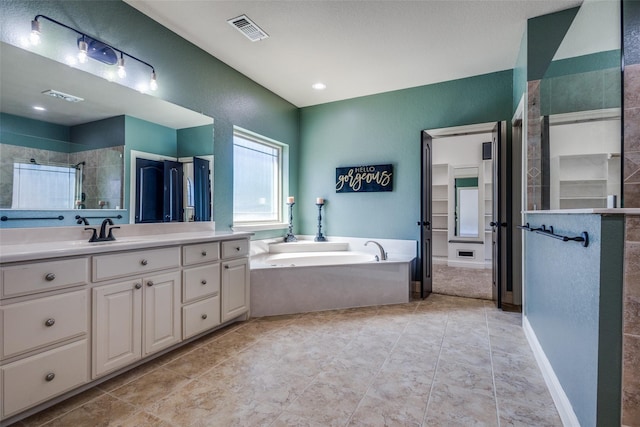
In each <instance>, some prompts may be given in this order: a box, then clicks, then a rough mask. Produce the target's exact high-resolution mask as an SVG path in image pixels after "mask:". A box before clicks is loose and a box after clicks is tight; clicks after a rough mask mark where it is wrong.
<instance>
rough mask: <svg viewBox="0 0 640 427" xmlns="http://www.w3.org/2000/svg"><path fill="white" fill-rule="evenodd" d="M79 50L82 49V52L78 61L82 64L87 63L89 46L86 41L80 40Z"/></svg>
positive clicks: (79, 53)
mask: <svg viewBox="0 0 640 427" xmlns="http://www.w3.org/2000/svg"><path fill="white" fill-rule="evenodd" d="M78 49H80V51H79V52H78V61H79V62H80V63H81V64H84V63H85V62H87V51H88V49H89V45H87V42H86V41H84V40H80V41H79V42H78Z"/></svg>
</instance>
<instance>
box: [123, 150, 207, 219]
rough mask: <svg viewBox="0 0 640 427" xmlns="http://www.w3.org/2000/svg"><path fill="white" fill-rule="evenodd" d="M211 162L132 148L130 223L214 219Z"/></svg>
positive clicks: (200, 158)
mask: <svg viewBox="0 0 640 427" xmlns="http://www.w3.org/2000/svg"><path fill="white" fill-rule="evenodd" d="M212 165H213V156H196V157H181V158H179V159H176V158H172V157H167V156H162V155H157V154H151V153H144V152H140V151H135V150H131V169H130V170H131V177H130V180H131V183H130V207H131V209H130V222H131V223H155V222H189V221H212V207H213V194H212V176H213V170H212V169H213V168H212Z"/></svg>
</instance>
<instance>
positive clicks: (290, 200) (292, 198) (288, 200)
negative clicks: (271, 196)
mask: <svg viewBox="0 0 640 427" xmlns="http://www.w3.org/2000/svg"><path fill="white" fill-rule="evenodd" d="M295 200H296V199H295V197H293V196H289V197H287V204H293V203H295Z"/></svg>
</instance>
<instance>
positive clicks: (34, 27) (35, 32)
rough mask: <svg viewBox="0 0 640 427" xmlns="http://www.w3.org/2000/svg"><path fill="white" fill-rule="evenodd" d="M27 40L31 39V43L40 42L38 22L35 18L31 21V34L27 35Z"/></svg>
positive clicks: (37, 43)
mask: <svg viewBox="0 0 640 427" xmlns="http://www.w3.org/2000/svg"><path fill="white" fill-rule="evenodd" d="M29 41H31V44H32V45H34V46H35V45H39V44H40V22H38V20H37V19H34V20H33V21H31V35H30V36H29Z"/></svg>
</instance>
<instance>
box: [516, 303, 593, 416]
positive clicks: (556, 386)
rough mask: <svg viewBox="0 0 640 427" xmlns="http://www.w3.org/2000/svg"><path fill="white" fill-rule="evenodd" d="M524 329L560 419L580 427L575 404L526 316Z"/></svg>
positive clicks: (523, 322)
mask: <svg viewBox="0 0 640 427" xmlns="http://www.w3.org/2000/svg"><path fill="white" fill-rule="evenodd" d="M522 329H523V330H524V335H525V337H526V338H527V341H528V342H529V347H531V350H532V351H533V355H534V357H535V358H536V361H537V362H538V366H539V367H540V370H541V371H542V376H543V378H544V381H545V382H546V383H547V388H548V389H549V392H550V393H551V397H552V398H553V402H554V403H555V404H556V409H557V410H558V413H559V414H560V419H561V420H562V424H563V425H565V426H576V427H580V422H579V421H578V417H577V416H576V413H575V412H573V406H572V405H571V402H570V401H569V398H568V397H567V395H566V393H565V392H564V389H563V388H562V385H561V384H560V380H558V377H557V376H556V373H555V372H554V371H553V367H552V366H551V363H550V362H549V359H547V356H546V355H545V354H544V350H543V349H542V346H541V345H540V342H539V341H538V338H537V337H536V334H535V332H534V331H533V328H532V327H531V324H530V323H529V320H528V319H527V317H526V316H523V318H522Z"/></svg>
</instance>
